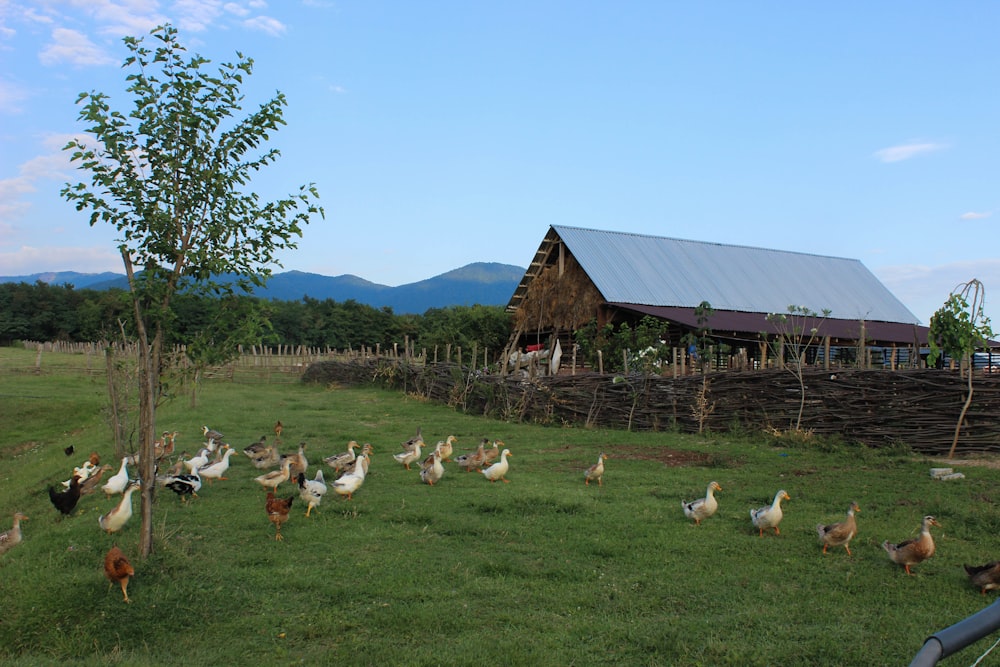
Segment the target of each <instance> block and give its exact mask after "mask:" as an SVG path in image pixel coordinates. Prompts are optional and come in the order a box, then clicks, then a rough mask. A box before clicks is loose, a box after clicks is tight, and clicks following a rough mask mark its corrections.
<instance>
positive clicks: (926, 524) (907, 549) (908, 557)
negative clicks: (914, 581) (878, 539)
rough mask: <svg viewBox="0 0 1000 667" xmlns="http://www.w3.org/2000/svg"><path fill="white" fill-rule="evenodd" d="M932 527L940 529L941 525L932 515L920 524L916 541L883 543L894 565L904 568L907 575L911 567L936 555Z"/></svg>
mask: <svg viewBox="0 0 1000 667" xmlns="http://www.w3.org/2000/svg"><path fill="white" fill-rule="evenodd" d="M931 526H938V527H940V526H941V524H939V523H938V522H937V519H935V518H934V517H932V516H931V515H929V514H928V515H927V516H925V517H924V519H923V521H922V522H921V524H920V535H919V536H918V537H917V538H916V539H912V540H903V541H902V542H900V543H899V544H892V543H891V542H889V540H886V541H885V542H883V543H882V548H883V549H885V551H886V553H888V554H889V558H890V559H891V560H892V562H893V563H898V564H899V565H902V566H903V569H904V570H906V573H907V574H913V573H912V572H910V566H911V565H916V564H918V563H922V562H924V561H925V560H927V559H928V558H930V557H931V556H933V555H934V538H933V537H931Z"/></svg>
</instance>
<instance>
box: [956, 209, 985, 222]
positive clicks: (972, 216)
mask: <svg viewBox="0 0 1000 667" xmlns="http://www.w3.org/2000/svg"><path fill="white" fill-rule="evenodd" d="M991 215H993V212H992V211H986V212H984V213H977V212H976V211H969V212H968V213H963V214H962V215H961V216H959V217H960V218H961V219H962V220H982V219H983V218H988V217H990V216H991Z"/></svg>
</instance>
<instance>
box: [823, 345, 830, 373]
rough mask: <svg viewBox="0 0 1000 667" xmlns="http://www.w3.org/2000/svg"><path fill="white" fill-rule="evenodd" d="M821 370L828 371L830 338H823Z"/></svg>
mask: <svg viewBox="0 0 1000 667" xmlns="http://www.w3.org/2000/svg"><path fill="white" fill-rule="evenodd" d="M823 370H825V371H828V370H830V337H829V336H824V337H823Z"/></svg>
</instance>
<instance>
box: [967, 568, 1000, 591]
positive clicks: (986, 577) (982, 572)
mask: <svg viewBox="0 0 1000 667" xmlns="http://www.w3.org/2000/svg"><path fill="white" fill-rule="evenodd" d="M963 567H964V568H965V573H966V574H967V575H969V581H971V582H972V583H973V584H974V585H975V586H976V587H977V588H978V589H979V592H980V593H981V594H983V595H986V591H989V590H993V589H994V588H1000V560H995V561H993V562H992V563H987V564H986V565H964V566H963Z"/></svg>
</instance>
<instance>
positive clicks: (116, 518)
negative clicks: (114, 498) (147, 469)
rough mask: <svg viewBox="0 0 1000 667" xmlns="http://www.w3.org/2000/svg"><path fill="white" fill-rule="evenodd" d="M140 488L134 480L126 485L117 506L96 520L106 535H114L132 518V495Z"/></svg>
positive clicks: (138, 483)
mask: <svg viewBox="0 0 1000 667" xmlns="http://www.w3.org/2000/svg"><path fill="white" fill-rule="evenodd" d="M139 486H140V482H139V480H137V479H135V480H132V481H131V482H129V483H128V485H127V486H126V487H125V490H124V491H123V492H122V499H121V500H120V501H118V504H117V505H116V506H115V507H113V508H112V509H111V511H109V512H107V513H106V514H102V515H101V516H99V517H98V518H97V523H98V525H100V526H101V528H102V529H103V530H104V532H106V533H107V534H108V535H110V534H111V533H116V532H118V531H119V530H121V529H122V528H124V527H125V524H126V523H128V520H129V519H131V518H132V493H133V492H134V491H135V490H136V489H138V488H139Z"/></svg>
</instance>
